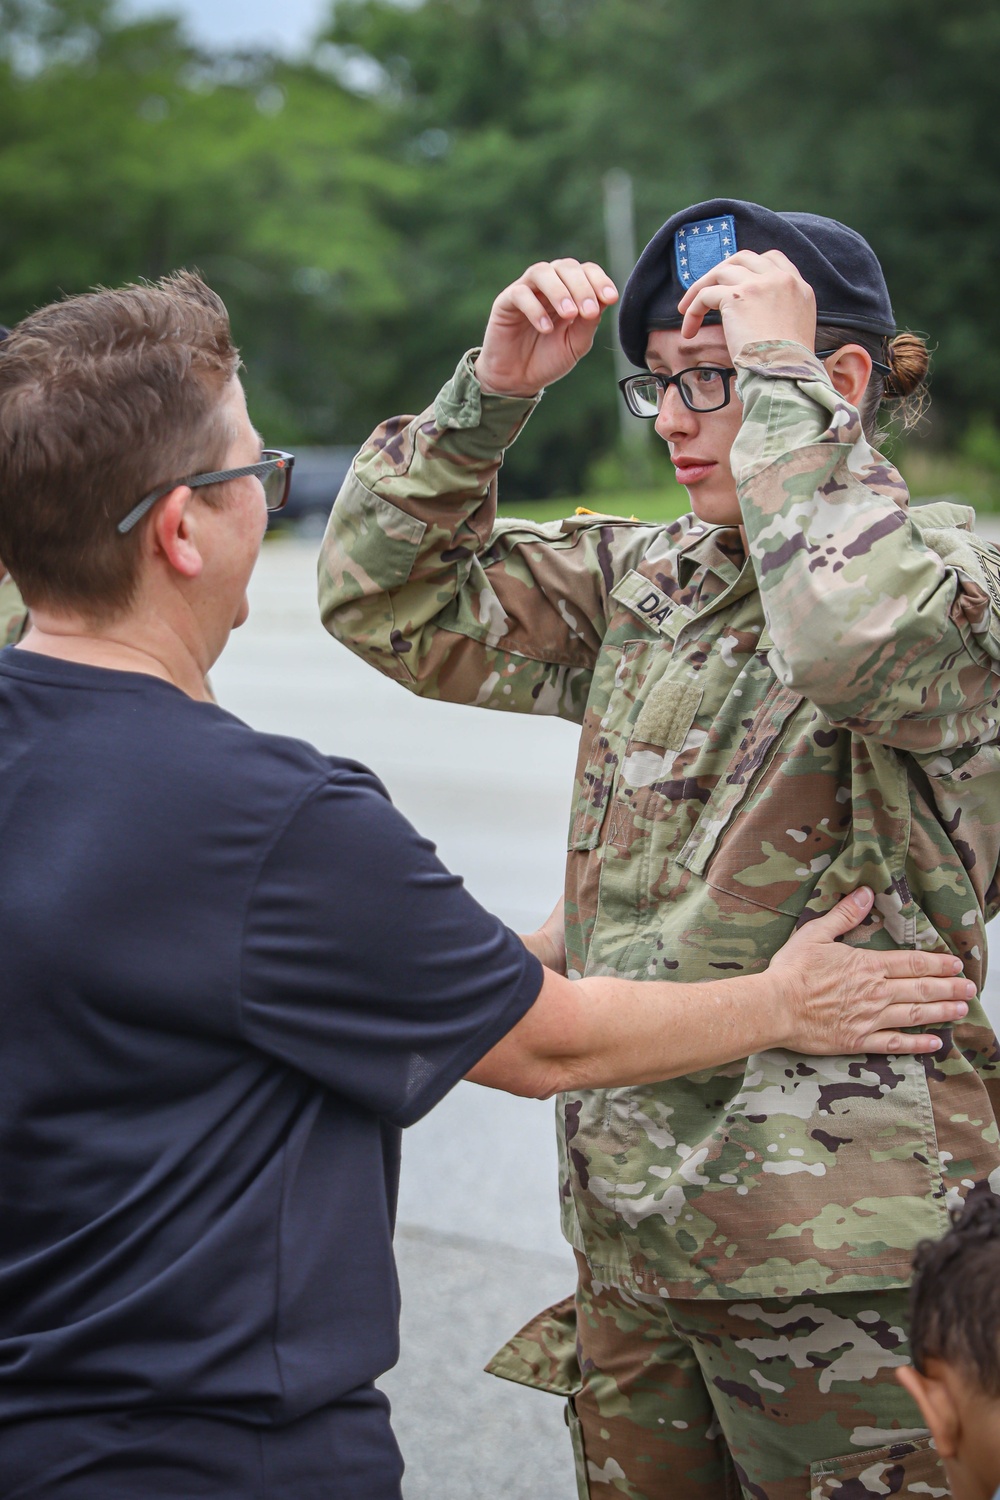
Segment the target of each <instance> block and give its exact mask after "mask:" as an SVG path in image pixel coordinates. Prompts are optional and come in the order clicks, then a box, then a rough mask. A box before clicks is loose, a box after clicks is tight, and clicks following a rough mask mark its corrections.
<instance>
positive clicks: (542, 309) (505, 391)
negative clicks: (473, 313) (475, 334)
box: [475, 258, 618, 396]
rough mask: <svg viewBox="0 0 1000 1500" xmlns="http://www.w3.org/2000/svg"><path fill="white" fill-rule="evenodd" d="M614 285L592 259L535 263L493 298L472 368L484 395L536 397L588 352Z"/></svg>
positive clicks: (612, 299)
mask: <svg viewBox="0 0 1000 1500" xmlns="http://www.w3.org/2000/svg"><path fill="white" fill-rule="evenodd" d="M617 301H618V292H617V290H616V288H615V285H614V282H613V281H612V280H611V277H610V276H609V275H608V274H607V272H606V271H603V270H602V269H601V267H600V266H599V265H597V264H596V262H594V261H585V262H584V263H583V264H582V265H581V263H580V262H579V261H578V260H571V259H569V258H567V259H564V260H553V261H539V262H538V263H537V264H536V265H533V266H529V267H528V269H527V270H526V271H525V272H524V274H523V276H519V277H518V278H517V280H516V281H513V282H511V284H510V286H508V287H505V288H504V290H503V291H502V292H501V293H500V295H499V297H497V299H496V301H495V302H494V303H493V309H492V311H491V312H490V320H489V322H488V323H487V325H486V333H485V334H484V335H483V347H482V351H481V352H480V354H479V357H478V359H477V360H476V364H475V373H476V378H477V380H478V381H479V383H480V385H481V386H482V387H483V390H484V391H487V392H490V393H492V394H493V395H498V396H537V394H538V392H539V391H540V390H542V389H543V387H545V386H547V385H551V384H552V382H553V381H554V380H559V379H561V378H562V376H563V375H567V374H568V373H569V372H570V370H572V368H573V366H574V365H575V364H576V363H577V361H578V360H580V359H582V358H583V356H584V355H585V354H586V353H587V352H588V351H589V349H590V347H591V345H592V344H593V342H594V335H595V334H596V333H597V326H598V324H599V323H600V321H601V313H602V312H603V311H604V309H605V308H606V307H610V306H611V305H612V303H614V302H617Z"/></svg>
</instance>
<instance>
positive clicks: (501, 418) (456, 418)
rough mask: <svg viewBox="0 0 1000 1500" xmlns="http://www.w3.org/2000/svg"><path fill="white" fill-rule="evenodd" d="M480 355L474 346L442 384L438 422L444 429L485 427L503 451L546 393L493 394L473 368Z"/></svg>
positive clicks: (439, 395) (439, 396) (438, 404)
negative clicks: (526, 394) (487, 390)
mask: <svg viewBox="0 0 1000 1500" xmlns="http://www.w3.org/2000/svg"><path fill="white" fill-rule="evenodd" d="M478 356H479V350H478V349H470V350H469V351H468V352H467V353H466V354H463V355H462V358H461V359H460V360H459V362H458V366H457V368H456V370H455V373H454V375H453V376H452V377H451V379H450V380H449V381H447V382H446V384H445V385H443V386H442V387H441V390H440V391H439V393H438V397H437V400H436V401H435V402H434V421H435V422H436V423H437V426H438V427H439V428H440V429H441V430H442V431H444V430H446V429H448V428H451V429H461V428H468V427H481V428H485V429H486V430H487V431H488V432H489V433H491V435H494V436H495V437H496V440H497V441H496V447H497V451H500V450H501V449H503V448H506V447H507V445H508V444H509V443H511V442H512V441H513V439H514V438H515V437H516V436H517V434H518V432H519V431H520V430H521V428H522V426H523V425H524V423H525V421H526V420H527V418H528V416H529V415H530V414H531V412H532V411H533V409H534V408H535V407H536V406H537V405H538V402H539V401H540V400H541V398H542V393H541V392H539V394H538V395H537V396H493V395H490V394H489V393H487V392H485V391H484V390H483V388H482V386H481V385H480V384H479V381H478V380H477V379H476V377H475V375H474V373H473V369H472V367H473V365H474V364H475V362H476V360H477V358H478Z"/></svg>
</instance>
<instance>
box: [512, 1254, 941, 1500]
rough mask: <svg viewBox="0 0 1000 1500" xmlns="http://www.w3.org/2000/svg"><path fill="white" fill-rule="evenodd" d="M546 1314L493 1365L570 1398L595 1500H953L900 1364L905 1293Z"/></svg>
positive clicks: (594, 1293)
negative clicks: (901, 1381) (898, 1373)
mask: <svg viewBox="0 0 1000 1500" xmlns="http://www.w3.org/2000/svg"><path fill="white" fill-rule="evenodd" d="M578 1259H579V1260H580V1282H579V1286H578V1289H577V1295H576V1298H575V1299H573V1298H567V1300H566V1301H565V1302H563V1303H559V1304H558V1305H557V1306H556V1307H554V1308H550V1309H549V1310H548V1311H547V1312H545V1313H541V1314H539V1316H538V1317H537V1318H535V1319H534V1320H533V1321H532V1322H531V1323H529V1324H528V1326H527V1328H525V1329H523V1330H522V1332H521V1333H520V1334H518V1335H517V1336H516V1337H515V1338H514V1339H513V1340H512V1341H511V1342H510V1343H509V1344H508V1345H507V1346H506V1347H505V1348H504V1349H502V1350H501V1351H500V1353H499V1354H498V1355H496V1356H495V1358H494V1359H493V1360H492V1361H491V1363H490V1365H489V1366H488V1367H487V1368H488V1369H489V1370H490V1371H491V1373H493V1374H496V1375H503V1376H505V1377H506V1378H507V1379H511V1380H518V1381H521V1382H523V1383H525V1384H528V1385H534V1386H537V1387H540V1388H541V1389H544V1390H553V1391H559V1392H561V1393H562V1394H564V1395H566V1396H568V1397H569V1403H568V1409H567V1420H568V1422H569V1426H570V1429H571V1432H572V1435H573V1446H574V1450H575V1454H576V1465H577V1480H578V1484H579V1492H580V1496H581V1500H612V1497H614V1496H616V1495H626V1496H629V1497H630V1500H736V1497H738V1496H739V1495H740V1493H741V1492H742V1494H743V1495H744V1496H745V1497H747V1500H867V1497H869V1496H872V1497H874V1496H880V1497H881V1496H887V1495H899V1496H901V1497H908V1500H909V1497H912V1500H917V1497H918V1496H919V1497H920V1500H944V1497H946V1496H947V1495H948V1484H947V1480H946V1478H945V1474H944V1468H943V1466H942V1464H941V1462H940V1460H939V1459H938V1457H937V1454H936V1453H935V1451H934V1449H933V1448H932V1447H931V1443H930V1438H929V1436H928V1434H927V1432H926V1429H924V1428H922V1427H921V1426H920V1425H919V1422H920V1418H919V1414H918V1412H917V1409H916V1407H915V1406H914V1405H913V1404H912V1402H911V1401H910V1399H909V1397H908V1396H907V1395H906V1394H905V1392H904V1391H903V1390H902V1388H901V1387H900V1386H899V1385H898V1384H897V1383H896V1380H895V1378H894V1376H893V1371H894V1369H895V1367H896V1366H897V1365H901V1364H906V1363H907V1362H908V1357H907V1344H906V1334H905V1332H904V1327H903V1324H904V1320H905V1313H906V1293H905V1292H904V1291H889V1292H875V1293H869V1294H866V1295H861V1294H845V1295H840V1296H830V1297H802V1298H773V1299H761V1300H759V1301H756V1302H750V1301H747V1302H709V1301H699V1302H675V1301H663V1300H661V1299H659V1298H656V1297H648V1296H643V1295H636V1294H633V1293H630V1292H625V1291H622V1290H620V1289H618V1288H612V1287H605V1286H602V1285H601V1284H600V1283H598V1282H596V1281H594V1280H593V1279H592V1278H591V1275H590V1273H589V1270H588V1268H587V1265H586V1262H585V1261H584V1260H583V1258H582V1257H578Z"/></svg>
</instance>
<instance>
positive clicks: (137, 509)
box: [118, 448, 295, 536]
mask: <svg viewBox="0 0 1000 1500" xmlns="http://www.w3.org/2000/svg"><path fill="white" fill-rule="evenodd" d="M294 463H295V455H294V454H293V453H283V452H282V451H281V449H280V448H265V449H264V451H263V453H262V455H261V460H260V463H259V464H246V465H244V467H243V468H242V469H219V470H217V472H216V473H214V474H188V475H187V476H186V477H185V478H184V479H172V480H171V481H170V483H169V484H161V485H158V486H157V488H156V489H155V490H151V491H150V493H149V494H148V495H146V496H144V497H143V499H142V500H140V501H139V503H138V505H134V506H133V507H132V509H131V510H130V511H129V513H128V515H127V516H126V517H125V519H124V520H122V521H119V522H118V530H119V531H120V532H121V534H122V536H124V535H125V533H126V532H128V531H131V530H132V527H133V526H135V525H136V523H137V522H138V521H141V520H142V518H143V516H144V515H145V514H146V512H147V511H148V510H149V509H150V508H151V507H152V506H154V505H155V504H156V502H157V500H162V499H163V497H164V495H169V494H170V491H171V490H175V489H177V487H178V486H179V485H182V484H184V485H187V487H188V489H189V490H197V489H201V488H203V487H204V486H205V485H207V484H225V482H226V480H227V479H244V478H248V477H249V476H251V475H252V476H253V478H254V479H259V480H260V482H261V484H262V485H263V487H264V504H265V505H266V506H267V508H268V510H280V509H281V507H282V506H283V505H284V503H285V501H286V500H287V499H288V491H289V490H290V489H291V486H292V467H293V465H294Z"/></svg>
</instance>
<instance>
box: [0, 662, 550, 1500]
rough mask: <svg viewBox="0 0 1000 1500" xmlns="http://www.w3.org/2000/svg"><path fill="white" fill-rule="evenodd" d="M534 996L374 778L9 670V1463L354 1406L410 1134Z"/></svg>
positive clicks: (226, 1484)
mask: <svg viewBox="0 0 1000 1500" xmlns="http://www.w3.org/2000/svg"><path fill="white" fill-rule="evenodd" d="M540 986H541V967H540V965H539V964H538V962H537V960H535V959H534V958H533V957H531V955H529V954H527V953H526V952H525V950H524V948H523V947H522V945H521V944H520V942H519V941H518V939H517V938H516V937H515V936H514V934H513V933H511V932H509V931H508V930H507V929H506V928H505V927H504V926H503V925H502V924H501V923H500V922H499V921H498V920H497V919H496V918H495V917H493V916H491V915H490V914H489V913H487V912H485V911H484V910H483V909H482V907H480V906H479V905H478V904H477V903H476V902H475V901H474V900H473V898H472V897H471V896H470V895H469V894H468V893H467V892H466V891H465V889H464V887H463V885H462V882H461V880H460V879H459V878H458V877H457V876H455V875H452V874H450V873H449V872H448V871H447V870H446V869H445V868H444V867H443V866H442V864H441V863H440V861H439V860H438V859H437V858H436V856H435V852H434V848H433V846H432V845H431V844H430V843H428V842H427V841H426V840H425V839H423V838H421V837H420V836H419V835H418V834H417V833H416V832H415V831H414V830H413V828H412V827H411V826H410V825H409V824H408V823H407V822H406V820H405V819H404V818H403V817H402V816H401V815H400V814H399V813H398V812H396V811H395V809H394V808H393V807H392V805H391V803H390V802H389V800H388V797H387V795H386V793H385V791H384V789H383V787H382V786H381V784H380V783H379V781H378V780H377V779H376V777H375V776H374V775H373V774H372V773H371V772H370V771H368V770H366V769H365V768H364V767H362V766H359V765H356V764H354V763H353V762H349V761H344V760H336V759H330V758H327V757H325V756H323V755H321V754H320V753H319V752H318V751H316V750H315V749H313V748H312V747H310V746H308V745H306V744H303V743H301V742H299V741H296V740H291V739H284V738H280V737H278V736H273V735H262V734H258V733H256V732H255V731H253V730H251V729H249V728H248V727H247V726H246V725H245V724H243V723H242V722H240V721H239V720H238V719H236V718H234V717H233V716H232V715H230V714H228V713H226V712H224V711H223V710H222V709H220V708H217V707H214V706H213V705H210V704H204V703H196V702H194V701H192V700H191V699H189V698H187V697H186V696H185V695H184V694H183V693H181V692H179V691H178V690H177V689H175V688H173V687H171V686H170V685H168V684H166V683H163V682H161V681H158V680H157V679H154V678H151V677H146V676H141V675H138V674H132V673H124V672H114V671H106V670H102V669H98V668H94V667H85V666H78V665H74V664H70V663H67V662H62V661H53V660H49V659H47V658H44V657H41V656H38V655H36V654H31V653H29V652H26V651H23V650H17V651H15V650H13V649H10V650H6V651H4V652H3V653H2V654H0V1058H2V1079H3V1082H2V1087H0V1423H4V1422H6V1423H14V1424H21V1423H23V1421H24V1420H25V1419H30V1426H29V1428H24V1427H22V1426H20V1425H17V1426H15V1427H11V1428H8V1429H7V1437H6V1439H5V1437H4V1429H3V1428H2V1427H0V1467H2V1462H3V1458H2V1456H3V1453H4V1442H5V1440H9V1441H10V1442H11V1443H12V1446H11V1449H10V1452H11V1453H14V1452H15V1451H16V1452H17V1453H20V1454H23V1443H22V1438H23V1433H24V1432H25V1431H28V1430H30V1431H34V1432H37V1433H39V1434H43V1433H44V1430H45V1429H46V1427H48V1426H49V1425H50V1424H49V1422H48V1421H46V1420H42V1421H41V1425H40V1426H39V1425H38V1419H46V1418H53V1417H55V1418H58V1419H59V1424H60V1425H59V1428H58V1430H60V1431H61V1432H63V1434H65V1433H67V1432H69V1431H70V1430H71V1429H73V1430H76V1429H77V1428H78V1429H79V1430H80V1431H85V1430H87V1424H88V1421H89V1422H91V1423H92V1422H93V1421H94V1420H96V1419H97V1418H98V1416H100V1417H102V1418H107V1419H108V1420H112V1421H119V1422H120V1421H121V1420H122V1419H123V1418H122V1414H132V1415H136V1414H138V1416H139V1417H140V1418H142V1419H143V1420H152V1421H159V1420H161V1417H162V1418H163V1419H164V1420H165V1417H163V1414H170V1420H171V1421H174V1420H175V1418H176V1417H177V1414H181V1415H182V1416H183V1415H185V1414H186V1415H187V1416H189V1417H190V1418H191V1419H192V1422H193V1423H194V1427H192V1431H193V1430H195V1428H196V1427H197V1424H198V1423H201V1424H202V1425H204V1424H205V1423H208V1424H210V1425H211V1424H213V1423H219V1422H220V1421H221V1422H222V1423H223V1424H225V1423H230V1424H235V1426H236V1427H239V1428H241V1429H242V1430H244V1431H246V1432H248V1433H250V1434H252V1435H254V1441H255V1442H259V1441H261V1440H262V1439H261V1434H262V1433H263V1434H266V1433H267V1432H269V1431H270V1432H275V1431H280V1430H284V1431H285V1432H286V1433H287V1432H288V1431H291V1430H293V1429H292V1427H290V1425H289V1424H295V1423H298V1422H301V1421H302V1420H303V1419H307V1420H306V1422H305V1426H304V1427H303V1431H305V1429H306V1427H308V1426H309V1424H310V1423H311V1422H312V1423H314V1420H315V1414H316V1413H318V1412H322V1411H330V1412H337V1411H338V1410H339V1409H340V1408H341V1407H342V1409H343V1412H345V1413H349V1412H350V1411H351V1410H352V1409H354V1408H356V1407H357V1405H358V1402H359V1400H360V1403H361V1405H362V1406H364V1402H365V1398H364V1397H363V1395H362V1397H359V1396H358V1394H357V1393H358V1392H359V1391H362V1392H363V1389H364V1388H365V1387H367V1386H368V1385H369V1383H370V1382H371V1381H372V1379H373V1378H374V1377H376V1376H377V1375H379V1374H380V1373H382V1372H383V1371H384V1370H386V1369H387V1368H388V1367H389V1366H391V1365H392V1364H393V1362H394V1361H395V1359H396V1355H397V1312H398V1294H397V1288H396V1280H395V1272H394V1267H393V1259H392V1248H391V1235H392V1221H393V1212H394V1202H395V1193H396V1182H397V1169H398V1152H399V1128H400V1127H401V1126H405V1125H408V1124H410V1123H411V1122H412V1121H414V1120H416V1119H418V1118H419V1117H420V1116H421V1115H422V1114H424V1113H425V1112H426V1111H427V1110H429V1109H430V1108H431V1107H432V1106H433V1105H434V1104H435V1103H436V1102H437V1101H438V1100H439V1099H440V1098H441V1097H442V1096H443V1095H444V1094H445V1093H446V1092H447V1091H448V1089H450V1088H451V1087H452V1086H453V1084H455V1083H456V1082H457V1081H458V1079H459V1078H461V1077H462V1075H463V1074H464V1073H465V1072H467V1071H468V1069H469V1068H470V1067H471V1066H472V1065H473V1063H475V1062H476V1061H477V1060H478V1059H479V1058H480V1057H481V1056H482V1055H483V1053H484V1052H486V1051H488V1050H489V1048H490V1047H491V1046H492V1045H493V1044H494V1043H495V1042H496V1041H498V1040H499V1038H500V1037H501V1036H503V1035H504V1034H505V1033H506V1032H507V1031H508V1030H509V1029H510V1027H511V1026H513V1025H514V1024H515V1022H516V1021H517V1020H518V1019H519V1017H520V1016H521V1015H522V1014H523V1013H524V1012H525V1011H526V1010H527V1009H528V1008H529V1007H530V1005H531V1004H532V1002H533V1001H534V999H535V998H536V996H537V994H538V991H539V988H540ZM183 1425H184V1424H183V1422H182V1423H181V1427H182V1428H183ZM214 1430H215V1429H214V1428H213V1431H214ZM220 1430H221V1429H220ZM350 1430H351V1429H350V1422H348V1424H347V1427H346V1428H345V1427H344V1424H343V1423H341V1426H340V1427H339V1428H338V1436H337V1442H338V1443H340V1444H341V1447H342V1448H343V1445H344V1443H345V1442H346V1443H347V1447H348V1448H350V1440H349V1437H348V1438H345V1437H344V1432H348V1433H349V1431H350ZM18 1433H19V1434H20V1436H17V1434H18ZM171 1441H172V1442H173V1443H174V1445H175V1446H176V1444H177V1443H180V1444H181V1446H182V1447H183V1443H184V1441H185V1439H184V1437H183V1435H182V1433H180V1431H179V1430H178V1432H176V1433H175V1434H174V1437H173V1438H172V1439H171ZM40 1442H43V1443H44V1439H43V1438H42V1439H40ZM18 1443H21V1444H22V1446H21V1447H18V1446H17V1445H18ZM223 1447H224V1444H223ZM221 1451H222V1450H221V1449H220V1453H221ZM254 1451H256V1449H255V1450H254ZM355 1457H356V1456H355ZM19 1461H20V1460H19ZM353 1461H354V1460H350V1459H344V1462H345V1463H346V1464H347V1466H348V1467H350V1462H353ZM220 1462H221V1458H220ZM358 1462H361V1464H362V1468H363V1460H358ZM293 1468H294V1465H293ZM95 1472H96V1470H95ZM233 1474H234V1475H235V1474H236V1470H234V1471H233ZM133 1477H134V1476H133ZM126 1478H127V1476H126ZM130 1482H131V1481H128V1480H127V1482H125V1483H124V1488H123V1489H122V1493H123V1494H126V1493H129V1488H128V1485H129V1483H130ZM248 1482H249V1481H248V1480H247V1478H246V1476H245V1475H242V1471H241V1477H240V1478H238V1479H237V1478H234V1477H232V1476H229V1475H228V1471H227V1472H226V1474H224V1475H221V1477H219V1478H218V1482H217V1483H209V1484H207V1485H206V1487H205V1488H204V1490H202V1489H200V1488H199V1489H198V1490H197V1493H199V1494H200V1493H205V1494H206V1495H213V1496H216V1495H218V1496H223V1495H225V1496H228V1495H229V1494H230V1493H232V1494H234V1495H235V1494H237V1493H239V1492H240V1491H239V1490H238V1488H236V1486H237V1484H242V1485H245V1484H247V1483H248ZM159 1483H160V1481H159V1480H156V1481H155V1482H154V1480H152V1479H148V1478H147V1479H144V1481H143V1488H142V1490H141V1492H142V1493H143V1494H144V1495H153V1494H156V1495H159V1494H161V1493H162V1494H165V1495H166V1494H170V1495H172V1494H173V1493H174V1490H173V1489H171V1488H170V1487H169V1484H168V1485H167V1487H166V1488H162V1489H161V1488H160V1487H159ZM164 1483H166V1481H164ZM188 1483H189V1481H188V1480H184V1481H178V1484H179V1485H180V1486H181V1488H179V1489H178V1491H177V1493H178V1494H181V1493H183V1488H184V1485H186V1484H188ZM102 1484H103V1488H102ZM266 1488H267V1487H266V1485H265V1489H266ZM281 1489H282V1486H281V1485H280V1484H279V1485H278V1486H277V1488H276V1490H275V1493H278V1492H280V1491H281ZM85 1492H86V1493H89V1491H86V1489H82V1490H80V1491H79V1493H81V1494H83V1493H85ZM111 1492H112V1491H111V1488H110V1486H109V1484H108V1483H106V1482H104V1481H101V1482H98V1483H95V1487H94V1494H95V1495H97V1494H110V1493H111ZM132 1492H133V1493H138V1492H139V1491H138V1490H136V1489H135V1488H134V1486H133V1491H132ZM194 1492H195V1491H194V1490H191V1493H194ZM30 1493H35V1492H34V1491H30ZM38 1493H39V1494H41V1493H44V1494H46V1495H47V1494H48V1493H49V1491H48V1490H44V1489H40V1490H39V1491H38ZM51 1493H52V1494H53V1495H55V1494H57V1493H58V1494H60V1495H61V1494H62V1493H63V1491H62V1490H61V1489H58V1488H57V1487H53V1488H52V1490H51ZM67 1493H69V1491H67ZM72 1493H73V1494H74V1495H76V1494H77V1493H78V1491H77V1490H76V1489H73V1490H72ZM114 1493H115V1494H117V1493H118V1491H117V1489H116V1490H114ZM253 1493H254V1494H255V1495H256V1494H257V1493H258V1491H257V1489H256V1488H255V1489H254V1490H253ZM261 1493H264V1490H261ZM267 1493H271V1491H270V1489H267ZM299 1493H301V1494H303V1495H305V1494H309V1495H311V1494H312V1493H313V1490H312V1489H310V1488H308V1486H304V1487H303V1488H302V1489H301V1491H300V1490H298V1489H291V1488H288V1487H287V1486H285V1495H286V1500H297V1496H298V1495H299ZM317 1493H319V1491H317ZM330 1493H331V1494H340V1493H341V1491H340V1490H338V1489H334V1490H331V1491H330ZM343 1493H344V1494H345V1495H347V1494H350V1495H351V1496H353V1495H354V1494H355V1493H357V1494H358V1495H365V1494H369V1493H370V1494H373V1495H374V1494H375V1493H379V1494H380V1493H381V1491H379V1490H378V1487H377V1485H375V1484H374V1483H373V1484H372V1485H371V1486H369V1488H368V1489H367V1490H366V1488H365V1481H364V1476H363V1474H362V1477H361V1479H360V1480H359V1481H358V1486H357V1488H356V1489H355V1488H345V1489H344V1490H343Z"/></svg>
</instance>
